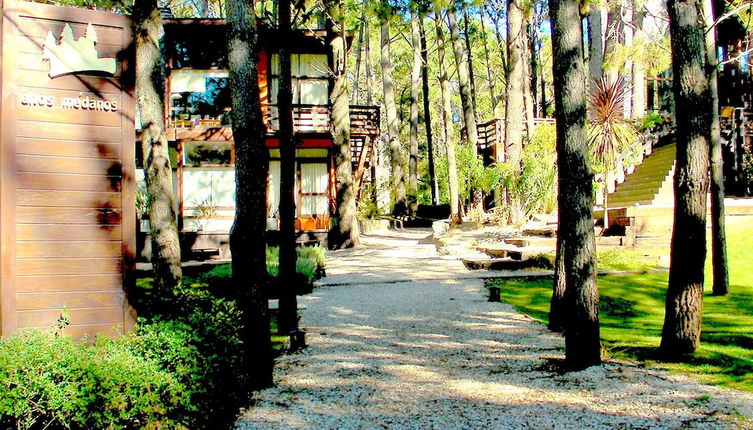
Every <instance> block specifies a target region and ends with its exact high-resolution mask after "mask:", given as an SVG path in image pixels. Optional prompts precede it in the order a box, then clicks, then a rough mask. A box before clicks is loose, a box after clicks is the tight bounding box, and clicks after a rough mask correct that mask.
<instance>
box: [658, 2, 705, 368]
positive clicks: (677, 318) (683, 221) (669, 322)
mask: <svg viewBox="0 0 753 430" xmlns="http://www.w3.org/2000/svg"><path fill="white" fill-rule="evenodd" d="M667 10H668V12H669V18H670V23H669V30H670V37H671V43H672V72H673V75H674V95H675V104H676V105H677V106H682V109H677V111H676V117H677V167H676V170H675V181H674V186H675V218H674V227H673V229H672V248H671V263H670V268H669V286H668V288H667V304H666V314H665V317H664V328H663V329H662V340H661V350H662V352H663V353H664V354H666V355H667V356H668V357H670V358H677V357H680V356H683V355H685V354H688V353H691V352H693V351H695V349H696V348H697V347H698V345H699V344H700V341H701V308H702V306H703V270H704V262H705V259H706V193H707V192H708V174H709V145H710V143H711V142H710V139H709V134H710V130H711V112H712V106H711V93H710V91H709V82H708V79H707V77H706V69H705V67H706V59H705V56H704V51H705V46H704V43H705V41H704V27H703V22H702V21H701V14H700V11H699V10H698V5H697V3H696V2H694V1H689V0H669V1H668V3H667Z"/></svg>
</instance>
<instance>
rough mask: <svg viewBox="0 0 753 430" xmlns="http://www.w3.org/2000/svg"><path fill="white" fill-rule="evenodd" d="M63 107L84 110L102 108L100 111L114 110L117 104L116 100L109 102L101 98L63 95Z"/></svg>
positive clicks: (116, 108)
mask: <svg viewBox="0 0 753 430" xmlns="http://www.w3.org/2000/svg"><path fill="white" fill-rule="evenodd" d="M63 108H66V109H84V110H87V109H88V110H102V111H112V112H114V111H116V110H118V105H117V103H116V102H111V101H108V100H102V99H99V100H97V99H92V98H89V97H83V98H81V97H79V98H74V97H63Z"/></svg>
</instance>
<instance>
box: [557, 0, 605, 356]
mask: <svg viewBox="0 0 753 430" xmlns="http://www.w3.org/2000/svg"><path fill="white" fill-rule="evenodd" d="M578 6H579V2H578V1H577V0H551V1H550V11H549V13H550V16H551V18H552V44H553V55H554V61H553V63H554V89H555V92H554V97H555V108H556V117H557V167H558V177H559V192H558V203H559V229H558V233H559V235H560V237H561V240H564V242H565V243H564V245H563V250H564V260H565V263H564V264H565V285H566V292H565V300H566V306H567V314H568V318H567V321H566V322H565V359H566V362H567V364H568V366H569V367H571V368H574V369H583V368H586V367H589V366H592V365H596V364H599V363H601V342H600V340H599V293H598V290H597V289H596V267H595V266H596V265H595V258H594V253H595V243H594V229H593V221H592V211H593V188H592V184H593V173H592V172H591V169H590V167H589V166H588V161H587V160H588V146H587V143H586V142H587V140H586V74H585V70H584V69H585V65H584V62H583V50H582V46H583V42H582V41H583V32H582V27H581V20H580V14H579V7H578Z"/></svg>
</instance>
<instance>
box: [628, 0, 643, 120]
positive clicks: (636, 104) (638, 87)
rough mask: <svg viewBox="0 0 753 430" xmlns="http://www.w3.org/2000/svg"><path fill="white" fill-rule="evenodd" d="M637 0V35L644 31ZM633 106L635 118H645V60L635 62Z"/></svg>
mask: <svg viewBox="0 0 753 430" xmlns="http://www.w3.org/2000/svg"><path fill="white" fill-rule="evenodd" d="M636 3H637V2H635V1H634V2H633V7H634V9H633V25H634V26H635V36H638V35H639V34H641V33H642V31H643V11H639V10H638V7H637V4H636ZM632 91H633V107H632V110H631V111H630V113H631V114H632V115H633V118H643V117H644V116H645V115H646V65H645V63H644V62H643V61H640V60H639V61H634V62H633V89H632Z"/></svg>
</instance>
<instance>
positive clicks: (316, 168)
mask: <svg viewBox="0 0 753 430" xmlns="http://www.w3.org/2000/svg"><path fill="white" fill-rule="evenodd" d="M328 189H329V172H328V171H327V163H310V162H301V193H300V194H301V210H300V213H301V215H320V214H327V213H329V198H328V197H327V190H328Z"/></svg>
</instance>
